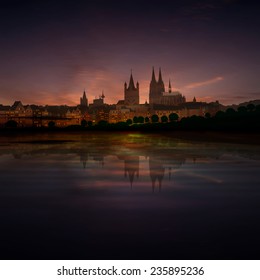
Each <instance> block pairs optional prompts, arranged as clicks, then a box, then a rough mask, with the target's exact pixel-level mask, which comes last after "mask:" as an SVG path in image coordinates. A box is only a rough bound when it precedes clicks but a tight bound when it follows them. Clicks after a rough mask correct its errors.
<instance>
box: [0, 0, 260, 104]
mask: <svg viewBox="0 0 260 280" xmlns="http://www.w3.org/2000/svg"><path fill="white" fill-rule="evenodd" d="M258 14H259V4H256V3H249V2H245V1H236V0H233V1H231V0H229V1H228V0H222V1H209V0H204V1H203V0H202V1H161V2H160V4H158V3H156V2H154V1H149V2H147V1H142V2H140V1H139V2H136V1H131V2H130V3H128V5H127V6H126V5H125V3H120V2H118V1H109V2H107V1H96V2H95V3H94V2H92V1H88V2H87V3H85V2H83V1H76V3H75V2H74V3H73V2H72V1H62V2H61V1H55V3H52V2H51V1H44V2H43V3H41V2H39V1H36V2H33V1H23V3H19V1H13V2H12V3H11V2H7V1H6V2H4V4H3V8H2V11H1V17H0V18H1V19H0V22H1V25H0V26H1V27H0V30H1V34H2V36H1V38H0V44H1V54H0V58H1V62H2V63H1V67H0V104H12V103H13V102H14V101H15V100H21V101H22V102H23V103H25V104H32V103H34V104H38V105H45V104H48V105H54V104H67V105H71V106H73V105H77V104H78V103H79V97H80V96H81V94H82V92H83V90H84V88H85V90H86V94H87V98H88V100H93V99H94V98H95V97H98V96H99V95H100V94H102V91H104V94H105V96H106V103H108V104H115V103H117V101H118V100H121V99H123V96H124V83H125V82H127V83H128V81H129V76H130V72H131V69H132V71H133V76H134V80H135V82H137V81H138V82H139V85H140V103H145V101H146V100H147V101H148V100H149V84H150V79H151V69H152V67H153V66H154V67H155V71H156V72H158V70H159V67H161V69H162V74H163V77H164V81H165V83H168V80H169V79H170V80H171V84H172V89H173V90H177V91H180V92H181V93H182V94H183V95H184V96H185V97H186V98H187V101H191V100H192V99H193V97H194V96H196V99H197V100H198V101H205V102H211V101H216V100H218V101H219V102H220V103H222V104H225V105H228V104H239V103H241V102H244V101H249V100H255V99H259V97H260V83H259V81H258V79H259V78H258V75H259V70H260V66H259V65H260V55H259V47H260V39H259V35H258V26H259V23H260V19H259V17H258Z"/></svg>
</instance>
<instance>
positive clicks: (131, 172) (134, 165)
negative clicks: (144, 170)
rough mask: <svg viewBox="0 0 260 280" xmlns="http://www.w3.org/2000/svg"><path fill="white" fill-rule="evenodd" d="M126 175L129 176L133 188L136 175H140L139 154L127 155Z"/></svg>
mask: <svg viewBox="0 0 260 280" xmlns="http://www.w3.org/2000/svg"><path fill="white" fill-rule="evenodd" d="M124 158H125V177H127V175H128V177H129V181H130V185H131V188H132V186H133V182H134V177H135V176H136V178H138V177H139V156H125V157H124Z"/></svg>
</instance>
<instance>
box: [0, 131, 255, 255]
mask: <svg viewBox="0 0 260 280" xmlns="http://www.w3.org/2000/svg"><path fill="white" fill-rule="evenodd" d="M259 161H260V148H259V146H248V145H236V144H225V143H207V142H193V141H191V140H190V141H183V140H179V139H175V138H172V137H165V136H158V135H138V134H118V135H108V134H96V135H91V134H90V135H87V134H83V135H81V134H73V135H61V134H58V135H55V134H51V135H39V136H37V135H32V136H29V135H27V136H23V137H8V138H7V137H6V138H5V137H1V138H0V205H1V207H2V209H3V211H1V212H0V219H1V222H2V226H3V227H4V228H5V231H3V232H2V233H1V234H2V240H6V241H7V242H5V243H2V244H1V248H0V249H1V250H0V252H1V253H0V256H1V257H4V258H7V257H8V258H16V259H17V258H32V257H35V258H58V259H63V258H68V259H78V258H86V259H87V258H89V259H91V258H97V259H102V258H105V259H106V258H110V259H113V258H114V259H117V258H125V259H128V258H145V259H149V258H154V259H158V258H161V259H164V258H170V259H193V258H200V259H201V258H202V259H204V258H223V259H224V258H225V259H226V258H231V259H235V258H242V259H245V258H254V257H256V256H257V254H254V253H252V250H251V248H252V247H254V248H256V249H257V248H258V249H260V245H259V234H260V229H259V227H258V223H257V222H256V221H257V220H258V219H259V218H260V214H259V197H260V190H259V186H260V164H259ZM64 244H66V246H65V247H64ZM238 244H239V246H238ZM122 248H124V249H122ZM255 252H257V250H256V251H255Z"/></svg>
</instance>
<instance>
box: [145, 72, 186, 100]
mask: <svg viewBox="0 0 260 280" xmlns="http://www.w3.org/2000/svg"><path fill="white" fill-rule="evenodd" d="M184 102H186V99H185V97H184V96H183V95H182V94H181V93H180V92H178V91H172V86H171V81H170V80H169V86H168V91H167V92H166V91H165V86H164V82H163V78H162V71H161V68H159V78H158V81H157V80H156V77H155V73H154V68H153V70H152V79H151V82H150V90H149V104H150V105H155V104H157V105H174V106H175V105H180V104H182V103H184Z"/></svg>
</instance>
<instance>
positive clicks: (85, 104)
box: [80, 90, 88, 107]
mask: <svg viewBox="0 0 260 280" xmlns="http://www.w3.org/2000/svg"><path fill="white" fill-rule="evenodd" d="M80 106H81V107H88V99H87V96H86V92H85V90H84V92H83V96H82V97H81V98H80Z"/></svg>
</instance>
